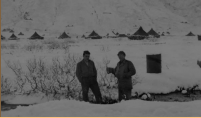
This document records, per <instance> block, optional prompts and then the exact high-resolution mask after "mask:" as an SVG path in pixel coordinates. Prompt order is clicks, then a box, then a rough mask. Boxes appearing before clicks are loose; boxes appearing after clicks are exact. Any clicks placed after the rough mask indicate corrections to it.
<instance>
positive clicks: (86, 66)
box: [76, 51, 102, 103]
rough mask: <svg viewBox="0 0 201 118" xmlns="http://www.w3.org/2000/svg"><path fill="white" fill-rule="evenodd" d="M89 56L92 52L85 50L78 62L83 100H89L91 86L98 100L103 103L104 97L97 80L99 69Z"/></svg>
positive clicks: (77, 71)
mask: <svg viewBox="0 0 201 118" xmlns="http://www.w3.org/2000/svg"><path fill="white" fill-rule="evenodd" d="M89 57H90V52H89V51H84V53H83V60H82V61H80V62H79V63H78V64H77V68H76V76H77V78H78V80H79V82H80V83H81V86H82V96H83V100H84V101H86V102H88V101H89V98H88V92H89V88H90V89H91V90H92V92H93V94H94V95H95V97H96V102H97V103H101V102H102V97H101V92H100V88H99V86H98V82H97V70H96V67H95V64H94V62H93V61H92V60H90V59H89Z"/></svg>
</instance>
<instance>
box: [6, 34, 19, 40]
mask: <svg viewBox="0 0 201 118" xmlns="http://www.w3.org/2000/svg"><path fill="white" fill-rule="evenodd" d="M18 39H19V38H18V37H17V36H15V34H12V35H11V36H10V38H8V40H18Z"/></svg>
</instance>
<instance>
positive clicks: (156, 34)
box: [148, 28, 160, 38]
mask: <svg viewBox="0 0 201 118" xmlns="http://www.w3.org/2000/svg"><path fill="white" fill-rule="evenodd" d="M148 34H149V35H150V36H154V37H156V38H159V37H160V35H159V34H158V33H156V31H154V30H153V28H151V30H150V31H149V32H148Z"/></svg>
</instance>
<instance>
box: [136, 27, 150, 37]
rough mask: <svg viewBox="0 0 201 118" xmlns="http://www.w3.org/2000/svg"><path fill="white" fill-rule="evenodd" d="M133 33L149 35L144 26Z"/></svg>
mask: <svg viewBox="0 0 201 118" xmlns="http://www.w3.org/2000/svg"><path fill="white" fill-rule="evenodd" d="M133 35H136V36H148V34H147V33H146V32H145V31H144V29H143V28H142V27H140V28H139V29H138V30H137V31H136V32H135V33H134V34H133Z"/></svg>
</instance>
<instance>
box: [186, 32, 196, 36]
mask: <svg viewBox="0 0 201 118" xmlns="http://www.w3.org/2000/svg"><path fill="white" fill-rule="evenodd" d="M186 36H195V34H193V33H192V32H189V33H188V34H187V35H186Z"/></svg>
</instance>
